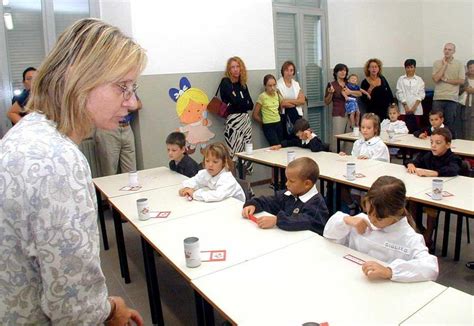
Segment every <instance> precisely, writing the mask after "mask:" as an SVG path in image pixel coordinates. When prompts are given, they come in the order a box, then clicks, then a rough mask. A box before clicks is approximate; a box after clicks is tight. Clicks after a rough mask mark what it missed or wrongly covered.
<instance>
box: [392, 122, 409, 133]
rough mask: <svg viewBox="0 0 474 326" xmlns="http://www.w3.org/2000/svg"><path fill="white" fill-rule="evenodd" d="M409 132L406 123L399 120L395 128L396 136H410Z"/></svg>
mask: <svg viewBox="0 0 474 326" xmlns="http://www.w3.org/2000/svg"><path fill="white" fill-rule="evenodd" d="M408 132H409V130H408V127H407V124H406V123H405V121H402V120H398V123H397V125H396V128H395V133H396V134H408Z"/></svg>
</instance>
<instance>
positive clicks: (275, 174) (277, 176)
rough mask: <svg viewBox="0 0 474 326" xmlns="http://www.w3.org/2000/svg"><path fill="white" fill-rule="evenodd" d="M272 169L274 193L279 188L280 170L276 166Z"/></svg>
mask: <svg viewBox="0 0 474 326" xmlns="http://www.w3.org/2000/svg"><path fill="white" fill-rule="evenodd" d="M272 170H273V191H274V192H275V194H276V193H277V191H278V190H280V174H279V171H280V170H279V169H278V168H277V167H274V168H273V169H272Z"/></svg>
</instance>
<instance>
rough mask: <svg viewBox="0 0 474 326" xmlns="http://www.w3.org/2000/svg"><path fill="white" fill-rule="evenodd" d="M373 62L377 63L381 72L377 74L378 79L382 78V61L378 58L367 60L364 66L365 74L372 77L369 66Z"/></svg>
mask: <svg viewBox="0 0 474 326" xmlns="http://www.w3.org/2000/svg"><path fill="white" fill-rule="evenodd" d="M372 62H375V64H377V66H378V67H379V72H378V74H377V77H380V76H382V65H383V64H382V61H380V59H377V58H372V59H369V60H367V62H366V63H365V65H364V74H365V77H369V76H370V71H369V66H370V64H371V63H372Z"/></svg>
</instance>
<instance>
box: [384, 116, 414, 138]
mask: <svg viewBox="0 0 474 326" xmlns="http://www.w3.org/2000/svg"><path fill="white" fill-rule="evenodd" d="M380 129H381V130H382V131H387V130H393V131H394V132H395V133H396V134H408V128H407V124H406V123H405V121H402V120H397V121H395V122H391V121H390V119H384V120H383V121H382V123H381V124H380Z"/></svg>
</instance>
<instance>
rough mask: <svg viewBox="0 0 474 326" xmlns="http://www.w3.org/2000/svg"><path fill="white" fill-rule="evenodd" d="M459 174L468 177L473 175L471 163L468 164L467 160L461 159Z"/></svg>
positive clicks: (473, 170)
mask: <svg viewBox="0 0 474 326" xmlns="http://www.w3.org/2000/svg"><path fill="white" fill-rule="evenodd" d="M459 175H462V176H465V177H470V178H473V177H474V169H472V168H471V165H470V164H469V162H468V161H466V160H462V163H461V170H459Z"/></svg>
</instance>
